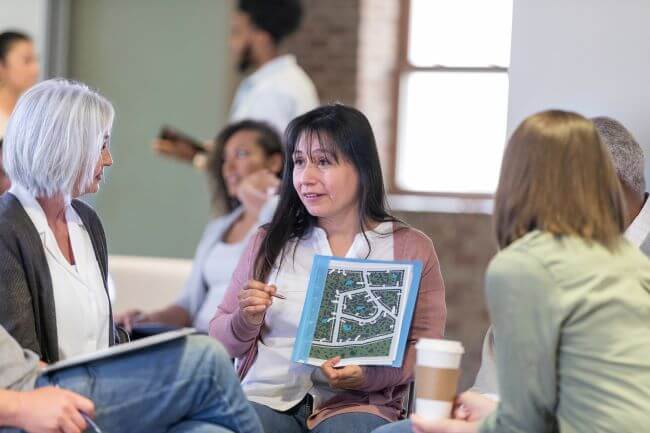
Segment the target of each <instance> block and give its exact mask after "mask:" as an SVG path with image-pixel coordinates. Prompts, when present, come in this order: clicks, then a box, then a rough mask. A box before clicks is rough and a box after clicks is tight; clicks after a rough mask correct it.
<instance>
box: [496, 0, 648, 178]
mask: <svg viewBox="0 0 650 433" xmlns="http://www.w3.org/2000/svg"><path fill="white" fill-rule="evenodd" d="M649 23H650V1H649V0H543V1H541V0H515V7H514V21H513V29H512V59H511V67H510V99H509V105H510V107H509V115H508V131H509V133H510V132H512V131H513V130H514V128H516V127H517V125H518V124H519V122H521V120H523V119H524V118H525V117H526V116H528V115H530V114H532V113H535V112H537V111H540V110H543V109H547V108H563V109H570V110H575V111H578V112H580V113H582V114H584V115H586V116H596V115H607V116H611V117H613V118H616V119H618V120H619V121H621V122H622V123H623V124H624V125H625V126H626V127H627V128H628V129H629V130H630V131H631V132H632V133H633V134H634V135H635V137H636V138H637V140H638V141H639V143H641V145H642V146H643V147H644V149H645V152H646V177H650V176H649V175H650V170H649V167H650V122H649V121H648V119H649V118H650V85H649V84H650V24H649Z"/></svg>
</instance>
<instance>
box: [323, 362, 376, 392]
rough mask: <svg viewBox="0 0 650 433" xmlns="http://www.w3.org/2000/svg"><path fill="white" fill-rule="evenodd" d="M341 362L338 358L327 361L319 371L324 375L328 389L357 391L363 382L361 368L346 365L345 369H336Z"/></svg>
mask: <svg viewBox="0 0 650 433" xmlns="http://www.w3.org/2000/svg"><path fill="white" fill-rule="evenodd" d="M339 361H341V357H340V356H335V357H334V358H331V359H328V360H327V361H325V362H324V363H323V364H322V365H321V366H320V369H321V371H322V372H323V374H324V375H325V378H326V379H327V382H328V383H329V385H330V387H332V388H338V389H351V390H355V389H359V388H360V387H361V386H362V385H363V383H364V381H365V378H366V376H365V372H364V370H363V367H360V366H358V365H346V366H345V367H336V364H338V363H339Z"/></svg>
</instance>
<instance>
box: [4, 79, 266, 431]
mask: <svg viewBox="0 0 650 433" xmlns="http://www.w3.org/2000/svg"><path fill="white" fill-rule="evenodd" d="M113 117H114V110H113V107H112V105H111V104H110V102H108V100H106V99H105V98H104V97H103V96H101V95H99V94H98V93H97V92H95V91H93V90H91V89H89V88H88V87H87V86H85V85H84V84H81V83H74V82H70V81H65V80H58V79H56V80H48V81H44V82H42V83H40V84H38V85H36V86H34V87H32V88H31V89H30V90H28V91H27V92H26V93H25V94H23V96H21V98H20V99H19V100H18V103H17V105H16V107H15V109H14V111H13V114H12V116H11V117H10V119H9V124H8V127H7V134H6V136H5V142H4V148H3V152H4V153H3V157H4V162H5V168H6V170H7V173H8V174H9V176H10V178H11V180H12V187H11V189H10V191H9V193H6V194H4V195H2V196H1V197H0V431H6V430H5V429H3V428H2V427H16V428H20V429H22V430H26V431H27V432H28V433H42V432H65V433H81V432H82V431H86V428H87V427H88V424H91V423H90V421H88V419H89V418H88V417H90V418H92V417H95V419H96V422H97V424H98V425H99V428H100V429H101V430H102V431H105V432H130V433H136V432H142V433H145V432H163V431H164V432H173V433H180V432H205V433H208V432H210V433H227V432H233V431H235V432H245V433H261V425H260V423H259V420H258V419H257V416H256V414H255V412H254V411H253V409H252V407H251V406H250V405H249V404H248V401H247V400H246V397H245V396H244V394H243V392H242V390H241V388H240V386H239V381H238V379H237V377H236V375H235V374H234V371H233V368H232V365H231V363H230V359H229V357H228V355H227V354H226V352H225V350H224V349H223V348H222V347H221V346H220V345H219V344H218V343H216V342H213V341H211V340H210V339H209V338H208V337H198V336H192V337H186V338H182V339H179V340H176V341H174V342H169V343H166V344H161V345H158V346H155V347H153V348H149V349H145V350H140V351H136V352H133V353H129V354H126V355H123V356H119V357H116V358H110V359H107V360H100V361H95V362H90V363H86V364H85V365H82V366H79V367H75V368H70V369H66V370H61V371H59V372H54V373H51V374H42V370H41V367H42V366H43V364H42V362H39V358H40V359H41V360H42V361H45V362H46V363H50V362H53V361H57V360H59V359H62V358H66V357H69V356H72V355H77V354H81V353H88V352H93V351H96V350H97V349H102V348H105V347H108V346H109V345H111V344H114V343H116V342H117V336H116V333H115V332H114V329H113V323H112V319H111V306H110V301H109V298H108V295H107V293H106V270H107V269H106V268H107V252H106V239H105V237H104V230H103V229H102V225H101V223H100V221H99V218H98V217H97V215H96V214H95V212H94V211H93V210H92V209H91V208H90V207H89V206H88V205H85V204H83V203H82V202H81V201H79V200H77V197H79V196H81V195H83V194H86V193H94V192H97V190H98V189H99V184H100V181H101V179H102V172H103V169H104V168H105V167H107V166H110V165H111V164H112V162H113V161H112V158H111V154H110V150H109V142H110V133H111V127H112V123H113ZM84 416H85V417H84ZM91 425H92V424H91ZM11 431H14V430H11ZM91 431H92V430H91ZM95 431H97V429H95Z"/></svg>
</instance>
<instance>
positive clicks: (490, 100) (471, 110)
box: [393, 0, 512, 196]
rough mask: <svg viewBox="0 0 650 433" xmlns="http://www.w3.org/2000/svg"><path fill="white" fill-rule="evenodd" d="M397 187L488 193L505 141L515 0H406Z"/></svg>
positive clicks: (493, 188)
mask: <svg viewBox="0 0 650 433" xmlns="http://www.w3.org/2000/svg"><path fill="white" fill-rule="evenodd" d="M404 4H405V5H406V6H405V7H406V8H407V10H406V11H404V13H405V17H404V20H403V23H404V24H403V35H404V38H405V44H404V46H405V48H406V49H405V50H403V54H402V56H403V57H402V59H401V61H400V74H399V78H398V79H399V83H398V86H399V87H398V95H399V98H398V110H397V133H396V146H395V158H394V160H395V162H394V164H395V166H394V170H393V173H394V174H395V176H394V185H393V186H394V189H396V190H397V191H398V192H423V193H436V194H453V195H481V196H482V195H489V194H492V193H494V190H495V189H496V184H497V180H498V174H499V169H500V164H501V157H502V152H503V147H504V144H505V140H506V122H507V106H508V66H509V64H510V35H511V26H512V23H511V22H512V0H490V1H486V0H410V1H408V2H404Z"/></svg>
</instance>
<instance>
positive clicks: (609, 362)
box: [480, 231, 650, 433]
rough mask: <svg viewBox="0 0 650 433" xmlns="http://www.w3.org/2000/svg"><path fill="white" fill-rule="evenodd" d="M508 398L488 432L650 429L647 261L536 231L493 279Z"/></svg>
mask: <svg viewBox="0 0 650 433" xmlns="http://www.w3.org/2000/svg"><path fill="white" fill-rule="evenodd" d="M486 295H487V301H488V308H489V310H490V317H491V319H492V324H493V326H494V330H495V336H496V338H495V349H496V350H495V352H496V363H497V371H498V377H499V390H500V397H501V403H500V405H499V409H498V410H497V411H496V412H495V413H494V414H493V415H492V416H491V417H489V418H488V419H487V420H486V421H485V422H484V423H483V424H482V425H481V429H480V431H481V433H493V432H499V433H515V432H516V433H537V432H562V433H574V432H584V433H599V432H608V433H627V432H630V433H641V432H646V431H650V261H649V260H648V258H647V257H645V256H644V255H643V254H642V253H641V252H640V251H639V250H638V249H637V248H635V247H634V246H632V245H631V244H629V243H628V242H627V241H625V240H621V243H620V245H619V247H618V248H617V249H616V250H615V251H614V252H613V253H612V252H610V251H609V250H607V249H605V248H604V247H603V246H601V245H600V244H598V243H591V244H588V243H586V242H585V241H584V240H582V239H579V238H573V237H564V238H557V237H554V236H552V235H551V234H549V233H543V232H539V231H535V232H531V233H529V234H528V235H526V236H525V237H523V238H521V239H519V240H517V241H516V242H514V243H513V244H511V245H510V246H509V247H508V248H506V249H504V250H503V251H501V252H500V253H499V254H497V256H496V257H495V258H494V259H493V260H492V263H491V264H490V266H489V268H488V271H487V276H486Z"/></svg>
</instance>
